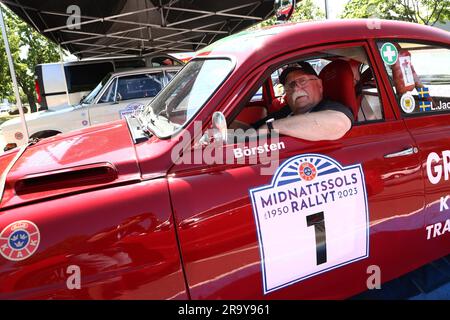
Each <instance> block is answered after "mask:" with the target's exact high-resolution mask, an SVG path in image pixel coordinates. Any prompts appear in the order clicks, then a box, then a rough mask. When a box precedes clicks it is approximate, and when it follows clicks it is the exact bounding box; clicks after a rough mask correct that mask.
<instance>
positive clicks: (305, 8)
mask: <svg viewBox="0 0 450 320" xmlns="http://www.w3.org/2000/svg"><path fill="white" fill-rule="evenodd" d="M324 18H325V12H324V11H323V10H322V9H321V8H319V7H318V6H317V5H316V4H315V3H314V2H313V1H312V0H302V1H298V2H297V5H296V6H295V11H294V13H293V14H292V16H291V18H290V19H289V22H301V21H311V20H321V19H324ZM275 24H276V17H272V18H270V19H267V20H265V21H263V22H261V23H259V24H257V25H256V26H255V27H254V28H255V29H257V28H260V27H265V26H272V25H275Z"/></svg>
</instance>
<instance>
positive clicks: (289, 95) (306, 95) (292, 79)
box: [284, 70, 323, 114]
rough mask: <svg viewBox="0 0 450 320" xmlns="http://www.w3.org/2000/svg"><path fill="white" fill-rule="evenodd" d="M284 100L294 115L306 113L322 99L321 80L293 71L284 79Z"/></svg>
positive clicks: (299, 71)
mask: <svg viewBox="0 0 450 320" xmlns="http://www.w3.org/2000/svg"><path fill="white" fill-rule="evenodd" d="M284 88H285V91H286V100H287V102H288V104H289V106H290V107H291V109H292V112H293V113H294V114H302V113H306V112H308V111H309V110H311V109H312V108H313V107H315V106H316V105H317V104H318V103H319V102H320V101H321V100H322V97H323V88H322V80H321V79H319V78H318V77H316V76H313V75H310V74H307V73H304V72H303V71H301V70H294V71H292V72H290V73H289V74H288V75H287V77H286V83H285V86H284Z"/></svg>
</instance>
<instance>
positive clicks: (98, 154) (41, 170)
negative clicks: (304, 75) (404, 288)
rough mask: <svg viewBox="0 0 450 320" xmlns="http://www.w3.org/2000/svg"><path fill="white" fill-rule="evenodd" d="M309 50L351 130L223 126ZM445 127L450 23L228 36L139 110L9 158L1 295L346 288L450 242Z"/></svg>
mask: <svg viewBox="0 0 450 320" xmlns="http://www.w3.org/2000/svg"><path fill="white" fill-rule="evenodd" d="M300 62H308V63H309V64H310V65H311V66H312V67H313V68H314V70H315V71H316V72H317V74H318V77H319V78H320V79H321V80H322V83H323V94H324V97H325V98H327V99H330V100H334V101H337V102H340V103H341V104H344V105H346V106H348V107H349V108H350V109H351V110H352V112H353V116H354V124H353V126H352V128H351V129H350V131H348V132H347V133H346V134H345V136H344V137H342V138H340V139H337V140H332V141H326V140H324V141H306V140H301V139H297V138H293V137H289V136H279V137H273V136H271V137H267V134H266V133H264V132H262V133H261V132H256V133H255V132H254V134H253V135H251V134H250V135H248V134H246V132H243V133H242V132H241V133H236V132H233V133H232V134H231V133H230V132H231V130H230V127H229V126H230V125H231V123H233V122H234V121H235V120H239V121H241V122H244V123H247V124H252V123H254V122H256V121H258V120H260V119H263V118H264V117H266V115H268V114H270V113H272V112H274V111H276V110H279V109H280V108H281V107H282V106H283V94H284V92H283V86H281V85H280V84H279V78H278V77H279V75H280V71H281V70H282V69H284V68H285V67H286V66H289V65H292V64H298V63H300ZM449 132H450V35H449V33H448V32H445V31H442V30H438V29H436V28H433V27H428V26H420V25H416V24H409V23H402V22H393V21H384V20H342V21H328V22H320V23H314V22H311V23H300V24H285V25H281V26H275V27H271V28H266V29H263V30H258V31H253V32H241V33H239V34H236V35H233V36H230V37H228V38H225V39H222V40H219V41H217V42H216V43H214V44H212V45H210V46H209V47H206V48H205V49H203V50H201V51H200V52H198V53H197V55H196V57H195V58H194V59H192V60H191V61H190V62H189V63H188V64H187V65H186V66H185V67H184V68H183V69H182V70H181V71H180V72H179V73H178V74H177V76H176V77H175V78H174V79H173V80H172V81H171V83H169V85H168V86H167V87H166V88H165V89H164V90H163V91H162V92H161V93H159V95H158V96H157V97H156V98H155V100H153V102H152V103H150V104H149V105H148V106H147V107H146V108H145V109H144V111H142V112H141V113H140V114H137V115H135V117H130V118H127V119H126V120H125V119H123V120H121V121H117V122H113V123H109V124H103V125H99V126H95V127H91V128H86V129H83V130H80V131H76V132H72V133H67V134H62V135H58V136H55V137H52V138H48V139H44V140H41V141H38V142H32V143H30V144H29V145H28V146H26V147H23V148H21V149H19V150H17V149H16V150H11V151H9V152H7V153H6V154H4V155H2V156H1V157H0V168H1V172H2V178H1V181H0V184H1V186H0V192H1V203H0V232H1V234H0V254H1V256H0V298H2V299H329V298H332V299H334V298H338V299H340V298H348V297H352V296H354V295H356V294H358V293H361V292H364V291H366V290H368V289H371V286H375V287H376V286H377V284H376V281H375V282H373V279H374V277H373V275H374V274H375V273H379V274H378V276H379V277H378V279H380V281H381V282H382V283H384V282H387V281H389V280H391V279H395V278H398V277H399V276H401V275H404V274H406V273H408V272H410V271H412V270H414V269H416V268H418V267H420V266H422V265H425V264H427V263H429V262H431V261H433V260H435V259H438V258H441V257H444V256H447V255H448V254H449V253H450V209H449V206H450V134H449ZM375 278H376V277H375ZM378 286H379V284H378ZM381 286H382V284H381Z"/></svg>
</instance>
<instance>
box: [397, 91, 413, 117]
mask: <svg viewBox="0 0 450 320" xmlns="http://www.w3.org/2000/svg"><path fill="white" fill-rule="evenodd" d="M400 106H401V107H402V110H403V111H405V112H406V113H411V112H413V111H414V108H415V107H416V101H415V100H414V97H413V96H412V95H411V94H410V93H405V94H404V95H402V98H401V99H400Z"/></svg>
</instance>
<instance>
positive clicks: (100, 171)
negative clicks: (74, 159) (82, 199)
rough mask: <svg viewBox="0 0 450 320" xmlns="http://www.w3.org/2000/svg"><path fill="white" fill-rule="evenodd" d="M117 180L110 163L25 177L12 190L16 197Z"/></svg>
mask: <svg viewBox="0 0 450 320" xmlns="http://www.w3.org/2000/svg"><path fill="white" fill-rule="evenodd" d="M117 178H118V171H117V169H116V168H115V167H114V166H113V165H112V164H111V163H108V162H101V163H94V164H88V165H82V166H76V167H70V168H64V169H59V170H54V171H47V172H41V173H37V174H30V175H26V176H24V177H23V178H21V179H19V180H17V182H16V183H15V185H14V189H15V191H16V194H17V195H26V194H31V193H36V192H46V191H52V190H53V191H55V190H58V189H68V188H80V187H86V186H91V185H97V184H103V183H109V182H112V181H114V180H116V179H117Z"/></svg>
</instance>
